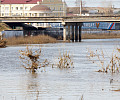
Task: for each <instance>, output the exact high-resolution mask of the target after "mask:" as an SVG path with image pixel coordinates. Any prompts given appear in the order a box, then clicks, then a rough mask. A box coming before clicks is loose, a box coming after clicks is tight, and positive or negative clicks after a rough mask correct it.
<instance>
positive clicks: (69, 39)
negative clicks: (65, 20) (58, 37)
mask: <svg viewBox="0 0 120 100" xmlns="http://www.w3.org/2000/svg"><path fill="white" fill-rule="evenodd" d="M68 42H70V25H68Z"/></svg>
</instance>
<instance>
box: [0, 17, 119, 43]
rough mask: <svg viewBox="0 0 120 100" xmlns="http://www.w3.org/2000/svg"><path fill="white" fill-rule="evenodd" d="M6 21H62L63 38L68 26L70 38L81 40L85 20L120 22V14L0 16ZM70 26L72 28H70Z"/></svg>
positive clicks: (1, 20) (1, 19)
mask: <svg viewBox="0 0 120 100" xmlns="http://www.w3.org/2000/svg"><path fill="white" fill-rule="evenodd" d="M0 22H4V23H62V25H63V40H64V41H66V26H68V40H70V34H72V41H76V42H77V41H81V26H82V23H83V22H117V23H119V22H120V16H78V17H0ZM70 26H71V27H72V30H70Z"/></svg>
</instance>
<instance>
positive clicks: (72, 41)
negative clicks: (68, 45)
mask: <svg viewBox="0 0 120 100" xmlns="http://www.w3.org/2000/svg"><path fill="white" fill-rule="evenodd" d="M74 33H75V32H74V25H72V42H74V39H75V38H74Z"/></svg>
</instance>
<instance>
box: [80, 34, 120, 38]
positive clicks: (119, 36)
mask: <svg viewBox="0 0 120 100" xmlns="http://www.w3.org/2000/svg"><path fill="white" fill-rule="evenodd" d="M112 38H120V34H117V33H104V34H103V33H101V34H96V33H95V34H90V33H89V34H88V33H85V34H82V39H112Z"/></svg>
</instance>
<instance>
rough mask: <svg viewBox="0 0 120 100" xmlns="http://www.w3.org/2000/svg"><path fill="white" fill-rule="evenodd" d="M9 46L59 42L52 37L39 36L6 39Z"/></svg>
mask: <svg viewBox="0 0 120 100" xmlns="http://www.w3.org/2000/svg"><path fill="white" fill-rule="evenodd" d="M6 41H7V45H19V44H44V43H56V42H57V40H56V39H55V38H52V37H50V36H46V35H38V36H32V37H31V36H29V37H12V38H8V39H6Z"/></svg>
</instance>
